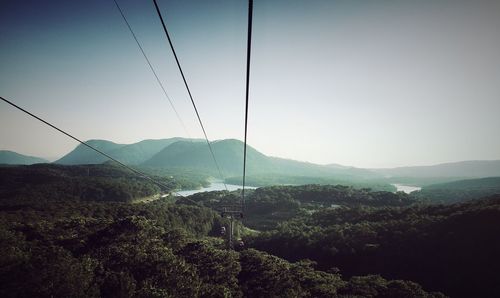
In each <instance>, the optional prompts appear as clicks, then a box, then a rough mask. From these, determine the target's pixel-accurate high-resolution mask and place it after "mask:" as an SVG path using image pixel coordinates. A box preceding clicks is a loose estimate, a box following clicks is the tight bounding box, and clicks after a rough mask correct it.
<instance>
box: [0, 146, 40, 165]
mask: <svg viewBox="0 0 500 298" xmlns="http://www.w3.org/2000/svg"><path fill="white" fill-rule="evenodd" d="M36 163H48V161H47V160H45V159H43V158H39V157H34V156H28V155H23V154H19V153H16V152H13V151H8V150H0V164H4V165H32V164H36Z"/></svg>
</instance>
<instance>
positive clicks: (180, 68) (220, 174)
mask: <svg viewBox="0 0 500 298" xmlns="http://www.w3.org/2000/svg"><path fill="white" fill-rule="evenodd" d="M153 3H154V5H155V8H156V12H157V14H158V17H159V18H160V21H161V24H162V26H163V31H164V32H165V35H166V36H167V40H168V43H169V45H170V49H171V50H172V53H173V54H174V58H175V62H176V63H177V67H178V68H179V72H180V73H181V76H182V80H183V81H184V85H185V86H186V89H187V92H188V94H189V98H190V99H191V103H192V104H193V108H194V111H195V113H196V117H197V118H198V122H199V123H200V126H201V129H202V131H203V135H204V136H205V140H206V141H207V145H208V149H209V150H210V154H211V155H212V159H213V160H214V163H215V166H216V168H217V171H218V172H219V176H220V177H221V179H222V183H223V184H224V188H225V189H226V190H228V189H227V185H226V182H225V181H224V175H223V174H222V171H221V168H220V167H219V164H218V162H217V159H216V158H215V154H214V151H213V149H212V145H211V144H210V141H209V140H208V136H207V132H206V130H205V127H204V126H203V122H202V121H201V117H200V113H199V112H198V108H197V107H196V103H195V102H194V99H193V95H192V94H191V90H190V89H189V85H188V83H187V81H186V77H185V76H184V72H183V71H182V67H181V64H180V62H179V59H178V58H177V54H176V52H175V49H174V45H173V43H172V40H171V39H170V35H169V34H168V30H167V26H166V25H165V21H164V20H163V16H162V14H161V12H160V8H159V7H158V3H157V2H156V0H153Z"/></svg>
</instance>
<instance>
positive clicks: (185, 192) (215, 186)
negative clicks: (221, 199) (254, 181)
mask: <svg viewBox="0 0 500 298" xmlns="http://www.w3.org/2000/svg"><path fill="white" fill-rule="evenodd" d="M226 186H227V190H229V191H233V190H238V189H241V188H242V187H243V186H241V185H235V184H226ZM255 188H256V187H253V186H245V189H255ZM216 190H226V189H225V188H224V183H222V182H212V183H211V184H210V186H209V187H203V188H200V189H192V190H181V191H178V192H177V193H178V194H179V195H181V196H183V197H187V196H190V195H194V194H195V193H199V192H206V191H216Z"/></svg>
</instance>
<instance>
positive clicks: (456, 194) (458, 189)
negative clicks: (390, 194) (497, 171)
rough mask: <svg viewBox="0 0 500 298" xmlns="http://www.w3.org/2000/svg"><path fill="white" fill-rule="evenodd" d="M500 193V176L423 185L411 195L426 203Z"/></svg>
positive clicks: (448, 201) (458, 200) (465, 199)
mask: <svg viewBox="0 0 500 298" xmlns="http://www.w3.org/2000/svg"><path fill="white" fill-rule="evenodd" d="M499 193H500V177H488V178H480V179H466V180H458V181H452V182H447V183H438V184H432V185H428V186H424V187H423V188H422V190H420V191H418V192H415V193H413V194H412V195H413V196H414V197H415V198H416V199H418V200H419V201H425V202H428V203H442V204H449V203H457V202H463V201H467V200H471V199H475V198H481V197H486V196H491V195H494V194H499Z"/></svg>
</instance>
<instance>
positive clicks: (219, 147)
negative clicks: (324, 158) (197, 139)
mask: <svg viewBox="0 0 500 298" xmlns="http://www.w3.org/2000/svg"><path fill="white" fill-rule="evenodd" d="M212 148H213V151H214V153H215V157H216V159H217V162H218V164H219V165H220V168H221V170H222V172H223V173H224V175H225V177H230V176H241V173H242V171H243V164H242V160H243V142H241V141H239V140H234V139H228V140H220V141H215V142H212ZM143 165H145V166H150V167H160V168H161V167H166V168H188V169H198V170H202V171H207V172H209V173H212V175H214V176H215V177H219V173H218V172H217V171H216V167H215V164H214V161H213V159H212V157H211V155H210V151H209V150H208V149H207V146H206V144H203V143H193V142H188V141H183V142H176V143H174V144H172V145H170V146H167V147H166V148H165V149H163V150H162V151H161V152H159V153H158V154H156V155H155V156H153V157H152V158H151V159H150V160H148V161H146V162H145V163H143ZM247 173H248V175H249V176H252V175H263V174H268V175H272V176H283V175H285V176H294V175H295V176H315V177H325V176H329V177H332V176H335V177H338V178H346V179H367V178H373V177H378V176H377V175H376V174H374V173H373V172H371V171H369V170H362V169H355V168H349V167H347V168H334V167H328V166H322V165H317V164H312V163H307V162H300V161H295V160H290V159H283V158H276V157H270V156H266V155H264V154H262V153H261V152H259V151H257V150H256V149H254V148H252V147H251V146H248V147H247ZM238 183H239V182H238Z"/></svg>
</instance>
